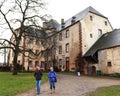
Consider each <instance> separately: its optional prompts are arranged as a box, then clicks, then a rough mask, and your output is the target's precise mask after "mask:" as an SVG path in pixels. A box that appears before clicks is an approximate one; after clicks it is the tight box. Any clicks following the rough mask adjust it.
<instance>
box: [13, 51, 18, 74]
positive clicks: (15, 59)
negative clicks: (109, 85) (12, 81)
mask: <svg viewBox="0 0 120 96" xmlns="http://www.w3.org/2000/svg"><path fill="white" fill-rule="evenodd" d="M14 53H15V54H14V59H13V65H14V66H13V75H17V73H18V70H17V58H18V52H14Z"/></svg>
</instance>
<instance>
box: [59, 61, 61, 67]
mask: <svg viewBox="0 0 120 96" xmlns="http://www.w3.org/2000/svg"><path fill="white" fill-rule="evenodd" d="M61 66H62V59H59V67H61Z"/></svg>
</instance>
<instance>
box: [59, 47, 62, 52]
mask: <svg viewBox="0 0 120 96" xmlns="http://www.w3.org/2000/svg"><path fill="white" fill-rule="evenodd" d="M59 54H62V46H59Z"/></svg>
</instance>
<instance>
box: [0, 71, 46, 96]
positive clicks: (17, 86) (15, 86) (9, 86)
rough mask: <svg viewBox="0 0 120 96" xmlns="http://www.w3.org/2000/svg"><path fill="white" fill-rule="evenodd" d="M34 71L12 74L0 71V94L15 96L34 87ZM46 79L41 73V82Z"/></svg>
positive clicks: (1, 95) (2, 95) (0, 95)
mask: <svg viewBox="0 0 120 96" xmlns="http://www.w3.org/2000/svg"><path fill="white" fill-rule="evenodd" d="M33 74H34V73H18V75H16V76H14V75H12V73H9V72H0V96H15V94H18V93H22V92H25V91H27V90H30V89H32V88H34V87H35V78H34V76H33ZM46 80H47V74H43V78H42V83H43V82H45V81H46Z"/></svg>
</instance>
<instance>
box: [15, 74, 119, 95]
mask: <svg viewBox="0 0 120 96" xmlns="http://www.w3.org/2000/svg"><path fill="white" fill-rule="evenodd" d="M112 85H120V80H119V79H118V80H117V79H107V78H95V77H87V76H81V77H77V76H72V75H62V74H59V75H58V82H57V83H56V91H55V93H53V94H50V90H49V82H46V83H44V84H43V85H42V86H41V94H40V95H36V90H35V89H33V90H30V91H28V92H26V93H23V94H19V95H17V96H85V93H88V92H91V91H95V90H96V89H97V88H99V87H105V86H112Z"/></svg>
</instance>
